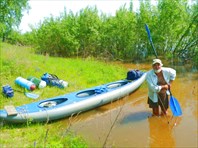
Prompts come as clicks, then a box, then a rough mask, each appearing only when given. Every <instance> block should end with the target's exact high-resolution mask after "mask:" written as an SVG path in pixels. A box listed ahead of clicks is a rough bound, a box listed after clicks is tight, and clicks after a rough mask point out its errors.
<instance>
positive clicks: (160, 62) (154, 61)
mask: <svg viewBox="0 0 198 148" xmlns="http://www.w3.org/2000/svg"><path fill="white" fill-rule="evenodd" d="M156 63H159V64H160V66H163V64H162V61H161V60H160V59H154V60H153V65H154V64H156Z"/></svg>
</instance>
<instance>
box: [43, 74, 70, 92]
mask: <svg viewBox="0 0 198 148" xmlns="http://www.w3.org/2000/svg"><path fill="white" fill-rule="evenodd" d="M41 79H42V80H43V81H45V82H46V83H47V85H49V86H57V87H59V88H65V87H67V86H68V82H66V81H64V80H60V79H59V78H58V77H57V76H56V75H54V74H49V73H45V74H43V75H42V77H41Z"/></svg>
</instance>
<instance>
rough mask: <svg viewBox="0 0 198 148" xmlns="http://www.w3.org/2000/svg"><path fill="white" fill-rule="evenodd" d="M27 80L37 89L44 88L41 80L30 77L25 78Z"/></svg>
mask: <svg viewBox="0 0 198 148" xmlns="http://www.w3.org/2000/svg"><path fill="white" fill-rule="evenodd" d="M27 80H29V81H31V82H33V83H34V84H35V85H36V87H37V88H44V87H46V82H45V81H43V80H40V79H38V78H36V77H33V76H30V77H28V78H27Z"/></svg>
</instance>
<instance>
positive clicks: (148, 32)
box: [145, 24, 158, 58]
mask: <svg viewBox="0 0 198 148" xmlns="http://www.w3.org/2000/svg"><path fill="white" fill-rule="evenodd" d="M145 28H146V32H147V34H148V38H149V41H150V43H151V46H152V48H153V51H154V53H155V56H156V58H158V57H157V52H156V50H155V47H154V45H153V41H152V38H151V33H150V30H149V28H148V26H147V24H145Z"/></svg>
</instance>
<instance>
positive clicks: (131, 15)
mask: <svg viewBox="0 0 198 148" xmlns="http://www.w3.org/2000/svg"><path fill="white" fill-rule="evenodd" d="M132 7H133V1H130V7H129V8H126V6H125V5H124V6H121V7H120V8H119V10H117V11H116V14H115V16H111V15H106V14H104V13H99V11H98V10H97V7H86V8H85V9H82V10H80V11H79V12H78V13H76V14H73V13H72V12H69V13H67V12H66V10H65V11H64V12H63V13H61V14H60V16H59V17H53V16H51V17H49V18H45V20H44V21H43V22H40V23H39V24H38V26H36V27H35V28H34V27H32V32H30V33H25V34H24V35H23V37H21V38H19V37H18V36H16V37H15V36H12V42H13V43H16V42H17V43H18V42H19V44H21V45H31V46H33V47H34V48H35V49H36V50H37V53H40V54H49V55H52V56H62V57H84V58H85V57H95V58H98V59H105V60H122V61H133V62H135V61H137V60H141V61H142V60H145V59H146V58H148V57H149V56H154V55H153V50H152V48H151V46H150V44H149V41H148V37H147V33H146V31H145V24H147V25H148V26H149V28H150V30H151V35H152V39H153V42H154V46H155V48H156V50H157V53H158V55H159V56H165V57H167V58H174V60H178V61H179V62H181V61H182V62H183V63H186V62H189V61H194V59H195V57H196V56H197V54H198V51H197V48H198V47H197V45H198V43H197V42H198V40H197V38H198V37H197V29H198V26H197V20H198V14H197V12H198V11H197V10H198V3H197V2H194V3H191V4H190V3H189V1H188V0H158V1H156V5H153V4H152V3H151V0H147V1H145V0H143V1H140V8H139V10H138V11H133V9H132ZM0 28H1V26H0ZM15 39H16V41H14V40H15ZM172 54H173V56H171V55H172ZM194 63H196V61H194Z"/></svg>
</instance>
